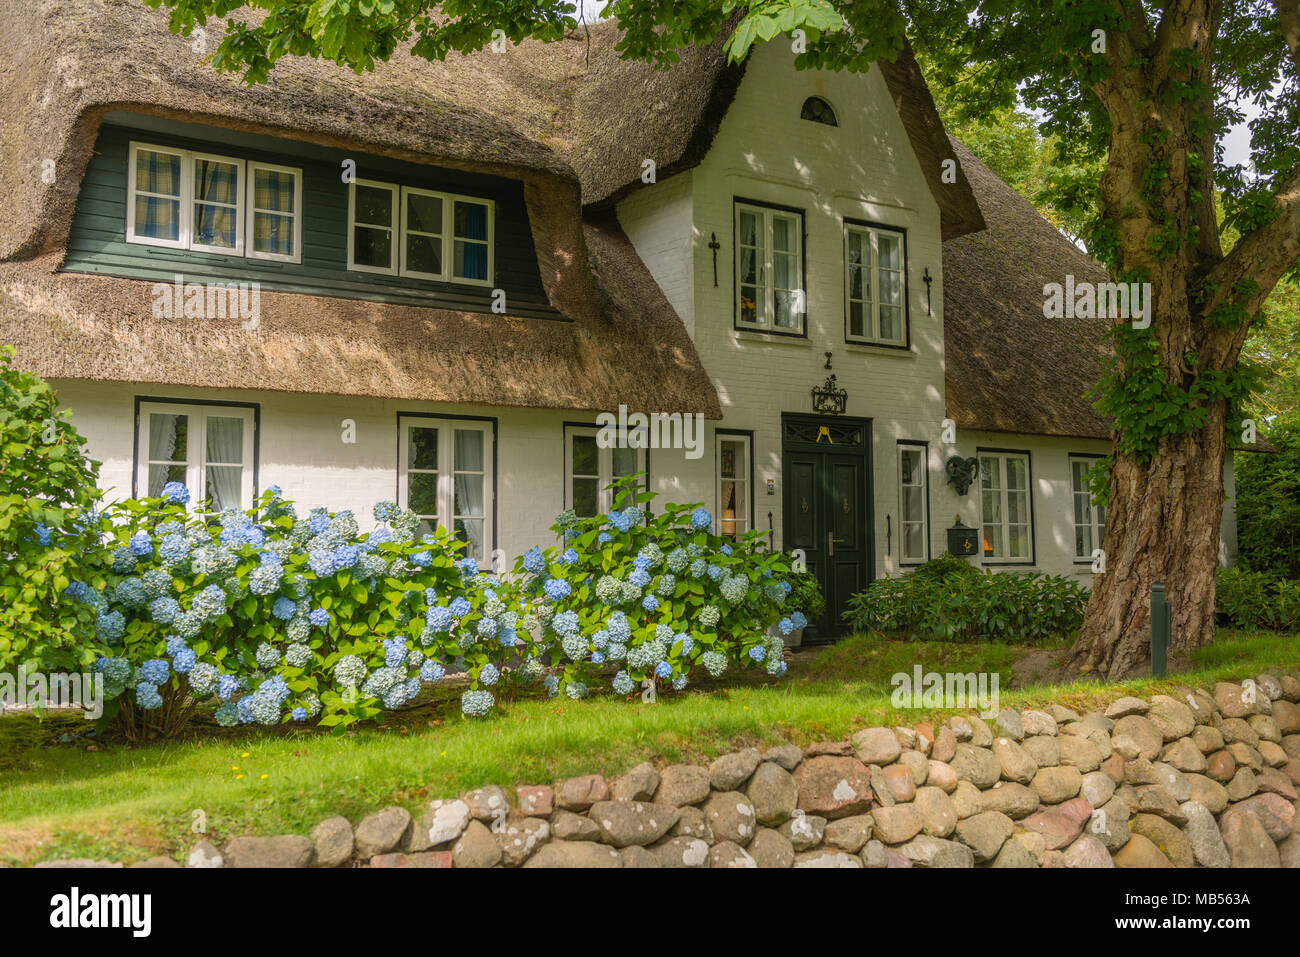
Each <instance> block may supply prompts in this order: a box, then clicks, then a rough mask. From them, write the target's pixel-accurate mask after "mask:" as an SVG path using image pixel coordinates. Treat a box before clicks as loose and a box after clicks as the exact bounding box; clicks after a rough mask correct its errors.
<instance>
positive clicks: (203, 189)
mask: <svg viewBox="0 0 1300 957" xmlns="http://www.w3.org/2000/svg"><path fill="white" fill-rule="evenodd" d="M238 196H239V167H238V166H236V165H235V164H234V163H223V162H221V161H220V160H208V159H196V160H195V161H194V198H195V199H196V200H200V201H204V202H209V203H224V204H225V205H227V206H233V205H235V204H236V203H237V202H238Z"/></svg>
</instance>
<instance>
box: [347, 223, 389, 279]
mask: <svg viewBox="0 0 1300 957" xmlns="http://www.w3.org/2000/svg"><path fill="white" fill-rule="evenodd" d="M352 236H353V239H352V259H353V261H354V262H355V263H357V264H358V265H361V266H375V267H379V268H383V269H389V268H391V267H392V265H393V234H392V232H391V231H390V230H387V229H369V228H368V227H365V226H357V227H356V228H355V229H354V230H353V233H352Z"/></svg>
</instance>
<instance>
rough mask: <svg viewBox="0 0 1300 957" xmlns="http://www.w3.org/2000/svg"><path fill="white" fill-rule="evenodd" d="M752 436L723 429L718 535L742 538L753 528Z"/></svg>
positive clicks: (718, 443)
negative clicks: (751, 525)
mask: <svg viewBox="0 0 1300 957" xmlns="http://www.w3.org/2000/svg"><path fill="white" fill-rule="evenodd" d="M749 441H750V440H749V436H748V435H737V434H734V433H726V432H719V433H718V434H717V436H716V438H715V440H714V442H715V444H716V446H717V456H718V534H719V535H725V536H728V537H731V538H739V537H740V536H742V535H744V534H745V533H746V532H748V531H749V526H750V521H749V515H750V494H751V490H750V485H751V484H752V483H751V482H750V444H749Z"/></svg>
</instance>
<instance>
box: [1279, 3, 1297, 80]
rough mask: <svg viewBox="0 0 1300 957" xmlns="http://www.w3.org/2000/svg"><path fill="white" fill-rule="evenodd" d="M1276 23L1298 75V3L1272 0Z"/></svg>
mask: <svg viewBox="0 0 1300 957" xmlns="http://www.w3.org/2000/svg"><path fill="white" fill-rule="evenodd" d="M1273 8H1274V9H1275V10H1276V11H1277V22H1278V25H1279V26H1281V28H1282V39H1283V40H1285V41H1286V47H1287V49H1288V50H1290V51H1291V63H1292V64H1293V65H1294V66H1295V68H1296V73H1297V75H1300V3H1297V2H1296V0H1273Z"/></svg>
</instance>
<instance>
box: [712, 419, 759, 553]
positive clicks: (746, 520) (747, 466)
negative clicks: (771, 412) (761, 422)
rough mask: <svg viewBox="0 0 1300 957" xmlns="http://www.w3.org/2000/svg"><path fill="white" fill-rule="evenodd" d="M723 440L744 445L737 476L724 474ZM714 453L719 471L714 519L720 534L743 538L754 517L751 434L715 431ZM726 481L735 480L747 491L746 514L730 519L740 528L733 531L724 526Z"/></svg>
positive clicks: (714, 489)
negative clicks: (723, 487) (725, 529)
mask: <svg viewBox="0 0 1300 957" xmlns="http://www.w3.org/2000/svg"><path fill="white" fill-rule="evenodd" d="M723 442H736V443H739V444H740V445H742V446H743V447H744V455H743V458H742V459H741V462H740V463H739V466H740V467H739V468H737V472H738V473H739V474H738V475H737V476H736V477H735V478H726V477H725V476H723V474H722V443H723ZM713 455H714V461H715V462H716V463H717V468H716V469H715V471H716V472H717V478H716V482H715V484H714V487H713V492H714V495H715V497H716V498H715V501H716V505H715V507H714V515H716V516H717V517H716V519H715V520H714V524H715V526H716V528H717V531H718V534H719V535H722V536H725V537H727V538H743V537H744V536H745V534H746V533H748V532H749V531H751V530H752V527H753V522H752V517H753V514H754V488H753V486H754V483H753V481H751V479H752V476H753V473H754V459H753V455H754V448H753V441H752V439H751V438H750V436H749V435H746V434H744V433H740V432H716V433H714V436H713ZM724 481H725V482H735V483H736V484H738V485H740V486H741V487H742V488H743V489H744V493H745V495H744V500H745V506H746V507H745V514H744V515H741V516H737V517H735V518H732V519H729V521H732V522H734V523H735V524H736V526H738V528H735V529H733V530H732V531H731V532H726V531H724V530H723V528H722V501H723V498H722V483H723V482H724Z"/></svg>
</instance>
